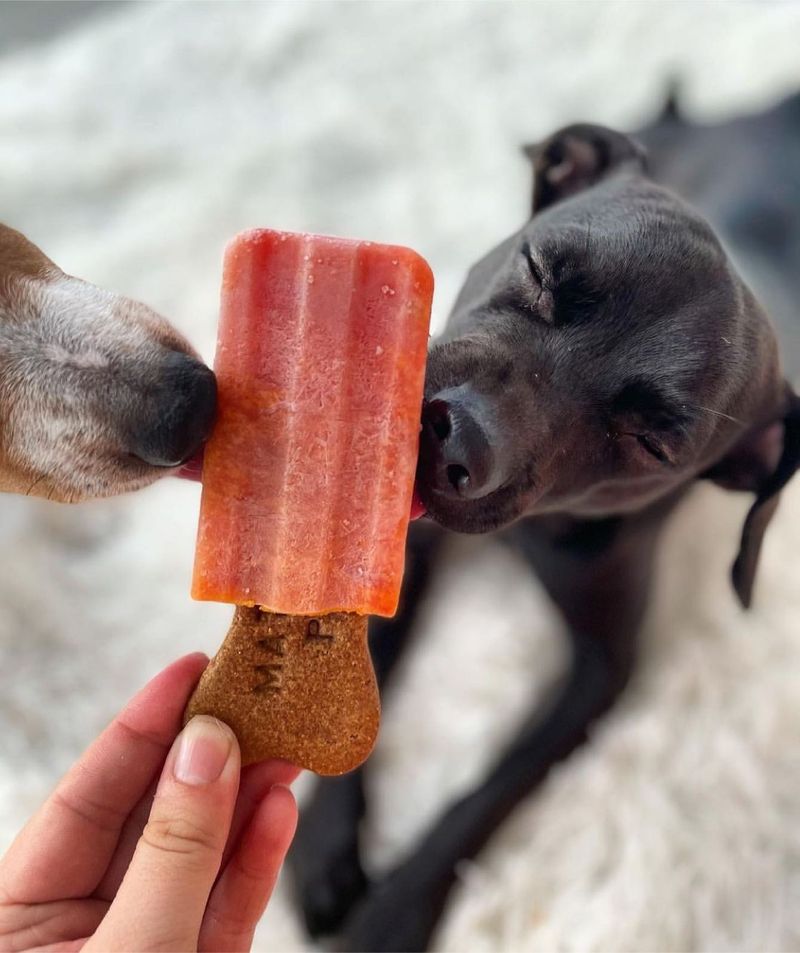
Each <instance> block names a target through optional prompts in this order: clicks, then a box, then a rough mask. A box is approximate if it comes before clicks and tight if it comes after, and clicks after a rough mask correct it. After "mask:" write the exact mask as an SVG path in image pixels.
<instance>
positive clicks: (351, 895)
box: [288, 778, 367, 937]
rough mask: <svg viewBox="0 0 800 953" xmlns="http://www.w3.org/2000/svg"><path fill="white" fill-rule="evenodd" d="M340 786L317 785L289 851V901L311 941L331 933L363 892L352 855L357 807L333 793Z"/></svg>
mask: <svg viewBox="0 0 800 953" xmlns="http://www.w3.org/2000/svg"><path fill="white" fill-rule="evenodd" d="M341 781H344V779H338V778H337V779H335V780H333V781H327V780H326V781H323V782H322V783H321V784H320V786H319V789H318V791H317V792H316V794H315V796H314V798H313V799H312V801H311V803H310V804H309V805H308V808H307V809H306V810H304V811H303V812H301V815H300V823H299V825H298V828H297V835H296V837H295V840H294V843H293V844H292V848H291V850H290V851H289V857H288V866H289V869H290V872H291V875H292V881H293V887H294V893H295V897H296V900H297V904H298V906H299V907H300V910H301V912H302V915H303V920H304V921H305V925H306V929H307V930H308V932H309V933H310V934H311V936H312V937H318V936H324V935H326V934H329V933H335V932H336V931H337V929H338V928H339V927H340V926H341V924H342V923H343V922H344V920H345V919H346V917H347V915H348V914H349V913H350V911H351V909H352V908H353V906H354V905H355V904H356V903H357V902H358V901H359V900H360V899H361V897H362V896H363V895H364V893H365V892H366V889H367V878H366V875H365V874H364V871H363V869H362V867H361V859H360V857H359V850H358V820H359V814H358V810H357V805H355V804H351V803H350V799H349V796H348V792H346V791H345V790H344V789H343V788H342V787H338V788H337V782H338V783H339V784H341ZM349 808H353V809H352V810H350V809H349Z"/></svg>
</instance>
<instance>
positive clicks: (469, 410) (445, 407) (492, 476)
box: [421, 387, 502, 500]
mask: <svg viewBox="0 0 800 953" xmlns="http://www.w3.org/2000/svg"><path fill="white" fill-rule="evenodd" d="M489 417H490V412H489V408H488V405H487V404H486V401H485V399H484V398H483V397H481V396H480V395H478V394H477V393H475V392H471V391H467V390H465V388H463V387H458V388H450V389H448V390H445V391H442V392H440V393H439V394H437V395H436V396H435V397H434V398H433V399H431V400H429V401H427V402H426V404H425V406H424V407H423V409H422V448H421V453H422V455H423V456H424V457H425V458H426V460H425V463H426V467H425V470H426V472H427V481H428V483H429V485H430V488H431V489H433V490H436V491H437V492H439V493H441V494H443V495H445V496H448V497H451V498H456V499H462V500H474V499H479V498H480V497H482V496H487V495H488V494H489V493H491V492H492V491H493V490H496V489H497V488H498V487H499V486H500V484H501V482H502V474H501V468H500V467H499V466H498V460H497V457H496V454H495V453H494V451H493V449H492V445H491V441H490V438H489V427H488V421H489Z"/></svg>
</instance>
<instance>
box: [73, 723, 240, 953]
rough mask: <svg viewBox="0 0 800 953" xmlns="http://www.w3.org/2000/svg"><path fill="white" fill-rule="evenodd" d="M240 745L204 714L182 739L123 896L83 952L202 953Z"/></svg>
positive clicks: (230, 811)
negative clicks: (205, 918) (201, 936)
mask: <svg viewBox="0 0 800 953" xmlns="http://www.w3.org/2000/svg"><path fill="white" fill-rule="evenodd" d="M239 766H240V755H239V746H238V744H237V742H236V738H235V737H234V735H233V732H232V731H231V730H230V728H228V726H227V725H224V724H223V723H222V722H221V721H217V720H216V719H215V718H209V717H208V716H205V715H198V716H197V717H196V718H193V719H192V720H191V721H190V722H189V724H188V725H187V726H186V727H185V728H184V729H183V731H182V732H181V733H180V734H179V735H178V737H177V738H176V739H175V743H174V744H173V746H172V749H171V751H170V753H169V755H168V756H167V760H166V763H165V765H164V770H163V771H162V773H161V780H160V781H159V784H158V789H157V791H156V796H155V799H154V800H153V806H152V809H151V811H150V818H149V820H148V822H147V825H146V826H145V828H144V831H143V832H142V836H141V838H140V839H139V843H138V845H137V847H136V851H135V853H134V855H133V859H132V860H131V864H130V867H129V868H128V871H127V873H126V874H125V877H124V879H123V881H122V883H121V884H120V887H119V891H118V892H117V896H116V897H115V899H114V901H113V902H112V904H111V907H110V908H109V911H108V913H107V914H106V916H105V918H104V920H103V922H102V924H101V925H100V927H99V929H98V931H97V933H96V934H95V935H94V937H93V938H92V940H90V942H89V943H88V944H87V946H86V947H84V949H91V948H96V949H101V950H109V951H113V950H142V949H146V950H196V949H197V937H198V933H199V931H200V924H201V922H202V919H203V913H204V912H205V908H206V903H207V902H208V896H209V893H210V892H211V888H212V886H213V885H214V880H215V878H216V876H217V874H218V872H219V868H220V864H221V862H222V853H223V850H224V848H225V842H226V840H227V837H228V832H229V830H230V825H231V818H232V816H233V809H234V805H235V803H236V794H237V790H238V786H239Z"/></svg>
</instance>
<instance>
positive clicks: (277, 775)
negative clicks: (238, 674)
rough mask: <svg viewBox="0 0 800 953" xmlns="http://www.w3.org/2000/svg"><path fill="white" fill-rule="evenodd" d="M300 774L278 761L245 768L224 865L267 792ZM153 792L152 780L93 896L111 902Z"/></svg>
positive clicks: (151, 801) (129, 819) (289, 765)
mask: <svg viewBox="0 0 800 953" xmlns="http://www.w3.org/2000/svg"><path fill="white" fill-rule="evenodd" d="M299 773H300V769H299V768H296V767H295V766H294V765H293V764H289V762H288V761H278V760H275V761H262V762H261V763H260V764H251V765H249V766H248V767H246V768H244V770H243V771H242V774H241V779H240V781H239V796H238V798H237V799H236V807H235V808H234V812H233V821H232V823H231V830H230V834H229V835H228V843H227V844H226V845H225V851H224V853H223V857H222V866H223V867H224V866H225V864H226V863H227V860H228V857H229V856H230V855H231V854H232V853H233V850H234V848H235V847H236V845H237V844H238V842H239V837H240V836H241V833H242V831H243V830H244V829H245V827H246V826H247V825H248V824H249V823H250V819H251V818H252V816H253V814H254V813H255V810H256V808H257V807H258V805H259V804H260V803H261V801H262V800H263V799H264V796H265V795H266V793H267V791H269V789H270V788H271V787H273V786H274V785H276V784H284V785H289V784H291V783H292V781H294V780H295V778H296V777H297V775H298V774H299ZM155 793H156V783H155V782H153V784H152V785H151V786H150V788H149V789H148V791H147V792H146V793H145V795H144V797H143V798H142V799H141V800H140V801H139V803H138V804H137V805H136V807H135V808H134V809H133V812H132V813H131V815H130V817H129V818H128V820H127V821H126V822H125V826H124V827H123V828H122V833H121V834H120V837H119V841H118V843H117V847H116V850H115V851H114V856H113V857H112V858H111V862H110V863H109V865H108V869H107V870H106V872H105V874H104V875H103V879H102V880H101V881H100V883H99V885H98V887H97V890H95V892H94V895H95V897H98V898H100V899H101V900H108V901H111V900H113V899H114V897H115V896H116V893H117V890H119V885H120V884H121V883H122V878H123V877H124V876H125V871H126V870H127V869H128V867H129V866H130V862H131V859H132V857H133V853H134V851H135V850H136V844H137V843H138V841H139V838H140V837H141V836H142V831H143V830H144V826H145V824H146V823H147V818H148V817H149V816H150V809H151V807H152V806H153V797H154V795H155Z"/></svg>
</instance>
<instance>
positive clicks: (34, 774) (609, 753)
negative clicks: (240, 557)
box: [0, 2, 800, 951]
mask: <svg viewBox="0 0 800 953" xmlns="http://www.w3.org/2000/svg"><path fill="white" fill-rule="evenodd" d="M798 37H800V8H798V6H796V5H793V4H790V3H784V4H775V5H768V4H752V5H748V4H740V3H710V2H709V3H700V4H695V3H674V4H659V3H634V2H623V3H618V4H617V3H613V4H605V3H600V2H598V3H585V4H584V3H568V2H564V3H556V4H552V5H550V4H546V3H538V4H522V3H516V4H506V3H487V4H482V3H469V4H461V3H433V2H431V3H425V4H395V3H391V2H386V3H373V4H361V3H351V4H344V5H339V4H335V3H315V4H307V3H303V2H294V3H285V4H284V3H280V4H259V3H247V4H238V3H226V4H224V5H217V4H214V3H204V4H188V3H176V4H169V5H160V4H154V5H151V4H142V5H134V6H129V7H122V8H119V9H117V10H113V11H110V12H109V14H108V16H106V17H104V18H100V19H98V20H95V21H92V22H89V23H87V24H86V25H85V26H83V27H82V28H80V29H79V30H78V31H76V32H72V33H70V34H68V35H65V36H63V37H60V38H59V39H57V40H54V41H52V42H51V43H49V44H47V45H44V46H40V47H38V48H30V49H27V50H22V51H19V52H17V53H16V54H13V55H10V56H6V57H5V58H4V59H3V60H0V219H1V220H3V221H5V222H7V223H9V224H12V225H14V226H16V227H17V228H20V229H22V230H23V231H25V232H26V233H27V234H28V235H29V236H30V237H31V238H32V239H34V240H35V241H37V242H38V243H39V244H40V245H41V246H42V247H43V248H44V249H45V250H46V251H47V253H48V254H50V255H51V256H52V257H53V258H54V259H55V260H56V261H57V262H59V264H60V265H61V266H62V267H63V268H64V269H65V270H67V271H70V272H72V273H74V274H77V275H80V276H81V277H85V278H87V279H90V280H92V281H94V282H95V283H97V284H100V285H103V286H107V287H109V288H111V289H114V290H118V291H121V292H124V293H127V294H129V295H131V296H134V297H137V298H141V299H143V300H145V301H147V302H148V303H149V304H151V305H153V306H154V307H156V308H157V309H159V310H160V311H162V312H163V313H164V314H166V315H168V316H169V317H170V318H171V319H172V320H173V321H174V322H175V323H176V324H177V325H178V326H179V327H180V328H181V329H182V330H183V331H185V332H186V333H187V334H188V335H189V336H190V337H191V338H192V339H193V340H194V341H195V342H196V343H197V344H198V345H199V347H200V348H201V349H202V351H203V353H204V354H205V356H206V358H207V359H211V357H212V351H213V341H214V330H215V322H216V304H217V292H218V281H219V270H220V253H221V249H222V247H223V245H224V243H225V241H226V239H227V238H228V237H229V236H230V235H231V234H233V233H234V232H236V231H237V230H239V229H241V228H244V227H247V226H251V225H273V226H278V227H281V228H288V229H302V230H314V231H323V232H332V233H337V234H343V235H351V236H360V237H371V238H373V239H377V240H389V241H393V242H401V243H407V244H410V245H412V246H414V247H416V248H417V249H419V250H420V251H421V252H422V253H423V254H425V255H426V256H427V257H428V258H429V260H430V261H431V263H432V265H433V268H434V272H435V273H436V275H437V279H438V286H437V294H436V301H435V320H436V321H437V323H441V322H442V321H443V319H444V317H445V315H446V313H447V310H448V307H449V305H450V303H451V301H452V299H453V296H454V294H455V292H456V290H457V287H458V284H459V281H460V280H461V277H462V275H463V273H464V270H465V268H466V267H467V265H469V264H470V263H471V261H472V260H473V259H474V258H476V257H477V256H478V255H480V254H481V253H482V252H483V251H485V250H486V249H487V248H489V247H490V246H491V245H492V244H493V243H494V242H495V241H496V240H498V239H500V238H502V237H504V236H505V235H506V234H507V233H508V232H510V231H511V230H512V229H514V228H516V227H517V226H518V225H519V223H520V222H521V221H522V218H523V216H524V213H525V210H526V207H527V204H526V203H527V201H528V189H529V181H528V176H529V174H528V170H527V168H526V165H525V163H524V161H523V159H522V158H521V156H520V154H519V152H518V149H517V146H518V144H519V143H521V142H523V141H530V140H532V139H535V138H537V137H540V136H542V135H544V134H546V133H547V132H549V131H551V130H552V129H553V128H554V127H556V126H558V125H561V124H562V123H564V122H566V121H570V120H573V119H578V118H589V119H594V120H598V121H603V122H607V123H610V124H619V125H621V126H631V125H635V124H636V123H637V122H638V121H639V120H641V119H644V118H646V117H647V116H648V115H649V114H650V113H651V111H652V110H653V109H654V108H655V106H656V104H657V103H658V102H659V100H660V98H661V95H662V90H663V87H664V82H665V78H666V77H668V76H670V75H678V76H680V77H681V78H682V79H683V81H684V84H685V88H686V100H687V105H688V107H689V109H690V110H691V111H692V112H693V113H694V114H695V115H697V116H703V117H713V116H721V115H725V114H728V113H730V112H736V111H739V110H742V109H745V108H750V107H757V106H759V105H760V104H763V103H768V102H771V101H772V100H773V99H774V98H776V97H777V96H779V95H781V94H783V93H784V92H785V91H787V90H790V89H794V88H795V87H796V86H800V39H798ZM798 312H799V313H798V319H799V320H800V302H798ZM197 499H198V493H197V488H196V487H195V486H191V485H187V484H182V483H178V482H177V481H171V482H164V483H163V484H161V485H159V486H157V487H155V488H152V489H151V490H149V491H146V492H144V493H141V494H140V495H138V496H136V497H133V498H129V499H122V500H117V501H111V502H105V503H101V504H94V505H88V506H83V507H81V508H79V509H67V508H59V507H57V506H51V505H45V504H37V503H35V502H31V501H29V500H20V499H12V498H10V497H6V498H2V499H0V679H1V682H0V846H4V845H5V844H6V843H7V842H8V840H9V839H10V838H11V836H12V835H13V833H14V832H15V831H16V830H17V829H18V827H19V826H20V825H21V824H22V822H23V819H24V818H25V817H26V816H27V815H28V814H29V813H30V812H31V810H32V809H33V808H34V806H35V805H36V804H37V802H38V801H39V800H40V799H41V798H42V797H43V796H44V795H45V793H46V792H47V791H48V789H49V788H50V787H51V785H52V783H53V782H54V780H55V779H56V777H57V776H58V775H59V773H60V772H61V771H62V770H63V769H64V768H66V767H67V765H68V764H69V763H70V761H71V760H72V759H73V758H74V757H75V756H76V755H77V754H78V752H79V751H80V750H81V748H82V747H83V746H84V745H85V744H87V743H88V742H89V741H90V740H91V739H92V737H93V736H94V735H95V734H96V733H97V732H98V731H99V730H100V728H101V727H102V726H103V724H104V723H105V722H106V721H107V719H108V718H109V717H110V716H111V715H112V713H113V712H114V711H115V710H116V709H117V708H118V707H119V706H120V705H121V704H122V703H123V702H124V700H125V699H126V698H128V697H129V696H130V695H131V694H132V693H133V692H134V691H135V690H136V689H137V688H138V687H139V686H140V685H141V684H142V683H143V682H144V681H145V680H146V679H147V678H148V677H149V676H150V675H152V674H153V673H155V672H156V671H157V670H159V669H160V668H161V667H163V666H164V665H165V664H166V663H167V662H168V661H169V660H171V659H173V658H174V657H176V656H177V655H179V654H181V653H184V652H187V651H190V650H194V649H198V648H202V649H204V650H206V651H209V652H210V651H213V650H214V648H215V646H216V645H217V644H218V643H219V641H220V640H221V638H222V636H223V634H224V632H225V629H226V625H227V619H228V615H229V610H228V609H227V608H226V607H221V606H212V605H207V604H194V603H192V602H191V601H190V600H189V597H188V580H189V575H190V567H191V559H192V549H193V543H194V529H195V519H196V509H197ZM745 506H746V501H745V500H744V499H741V498H740V499H736V498H733V497H726V496H725V495H724V494H723V493H722V492H719V491H714V490H712V489H709V488H706V489H703V490H701V491H700V492H699V493H698V494H697V495H696V496H695V497H694V498H693V499H692V500H690V501H689V503H688V504H687V505H686V506H685V507H684V509H683V510H682V511H681V512H680V513H679V514H678V516H677V518H676V519H675V520H674V522H673V523H672V525H671V528H670V530H669V533H668V536H667V538H666V540H665V543H664V546H663V549H662V553H661V559H660V569H659V586H658V589H657V592H656V596H655V598H654V601H653V605H652V611H651V612H650V614H649V617H648V621H647V624H646V630H645V648H644V653H643V664H642V667H641V669H640V670H639V673H638V675H637V678H636V680H635V683H634V685H633V686H632V688H631V690H630V691H629V693H628V695H627V697H626V699H625V701H624V703H623V704H621V705H620V707H619V708H618V709H617V710H616V711H615V713H614V714H613V715H612V716H611V717H609V718H608V719H607V720H606V721H605V722H604V723H603V724H602V725H601V726H599V727H598V728H597V729H596V730H595V731H594V733H593V737H592V740H591V743H590V744H589V745H588V746H587V747H585V748H584V749H583V750H581V751H580V752H579V753H577V754H576V755H575V756H574V757H572V758H571V759H570V760H569V762H568V763H566V764H564V765H563V766H562V767H560V768H559V769H558V770H556V771H554V772H553V774H552V775H551V777H550V779H549V780H548V782H547V783H546V785H545V786H544V788H543V789H542V790H540V791H539V792H538V793H537V794H536V795H535V796H533V797H532V798H530V799H529V801H528V802H527V803H525V804H523V805H522V806H521V807H520V808H519V809H518V810H517V811H516V813H515V814H514V815H513V816H512V818H511V819H510V820H509V821H508V822H507V823H506V824H505V825H504V827H503V828H502V829H501V831H500V832H499V833H498V834H497V836H496V837H495V838H494V839H493V840H492V842H491V844H490V845H489V847H488V848H487V849H486V850H485V851H484V852H483V853H482V854H481V855H480V856H479V857H478V858H477V860H476V861H475V862H474V863H470V864H468V865H464V867H463V869H462V870H461V877H460V885H459V888H458V890H457V891H456V892H455V893H454V895H453V900H452V902H451V904H450V906H449V909H448V914H447V916H446V919H445V920H444V921H443V923H442V926H441V929H440V931H439V933H438V934H437V938H436V944H437V946H438V947H439V948H440V949H447V950H530V951H534V950H537V951H538V950H543V951H552V950H580V951H590V950H598V951H602V950H605V951H611V950H614V951H617V950H636V951H645V950H649V951H652V950H744V949H747V950H751V949H752V950H796V949H800V575H799V573H800V570H799V569H798V565H799V561H798V558H797V547H798V540H800V481H799V482H798V484H797V485H796V486H795V487H794V488H793V489H792V490H790V492H789V493H788V494H786V496H785V500H784V503H783V505H782V507H781V510H780V513H779V518H778V519H777V523H776V525H775V527H774V528H773V529H772V530H771V532H770V534H769V536H768V542H767V545H766V550H765V553H764V560H763V564H762V571H761V574H760V579H759V583H758V592H757V603H756V607H755V609H754V610H753V611H752V612H750V613H749V614H744V613H742V612H741V611H740V610H739V609H738V608H737V607H736V605H735V603H734V601H733V597H732V595H731V592H730V591H729V587H728V585H727V570H728V565H729V563H730V561H731V558H732V556H733V553H734V548H735V543H736V538H737V534H738V529H739V524H740V520H741V517H742V515H743V513H744V509H745ZM498 606H502V609H501V610H498V608H497V607H498ZM558 632H559V624H558V620H557V619H556V618H555V617H554V616H553V614H552V612H551V610H550V609H549V608H548V606H547V604H546V602H545V600H544V598H543V596H542V595H541V593H540V591H539V589H538V588H537V586H536V584H535V583H533V582H532V581H531V580H529V578H528V577H527V576H526V574H525V572H524V571H523V570H522V568H521V567H520V566H518V565H517V564H516V563H515V562H514V561H513V560H512V559H511V557H510V556H508V555H506V554H504V552H502V551H498V550H496V549H495V548H493V546H492V544H491V543H490V542H489V541H485V540H468V541H463V540H462V541H460V542H458V541H457V542H455V543H454V545H453V553H452V558H451V559H450V561H449V563H448V565H447V568H446V570H445V571H444V573H443V575H442V578H441V580H440V581H439V583H438V585H437V590H436V593H435V595H434V597H433V598H432V599H431V601H430V604H429V606H428V608H427V610H426V613H425V617H424V620H423V624H422V625H421V627H420V631H419V634H418V638H417V641H416V650H415V652H414V654H413V656H410V657H409V658H408V660H407V662H406V664H404V667H403V671H402V672H401V673H400V676H399V678H398V679H397V682H396V684H395V686H394V691H393V692H392V694H391V697H390V698H388V699H387V705H386V717H385V721H384V726H383V730H382V737H381V741H380V746H379V748H378V750H377V752H376V754H375V755H374V757H373V759H372V762H371V771H370V789H371V799H372V806H373V810H372V813H371V815H370V818H369V821H368V823H367V826H366V831H365V833H366V837H367V841H368V853H369V863H370V866H371V868H372V869H374V870H379V869H381V868H383V867H385V866H387V865H388V864H390V863H391V862H392V860H393V859H395V858H397V857H399V856H400V855H401V854H402V853H403V851H405V850H407V849H409V847H410V845H411V844H412V842H413V840H414V837H415V835H416V833H417V832H419V831H420V829H421V828H423V827H424V826H425V825H426V823H427V822H429V821H430V819H431V818H432V817H433V816H434V815H435V814H436V812H437V811H438V810H439V808H440V806H441V805H442V804H443V803H444V802H445V801H446V800H447V799H448V798H450V797H451V796H452V795H453V794H454V793H455V792H456V791H458V790H460V789H463V788H464V787H465V786H467V785H469V784H470V783H471V780H474V779H475V778H476V777H477V776H478V774H479V773H480V771H481V768H482V765H483V764H485V762H486V761H487V760H488V759H489V758H490V757H491V754H492V752H494V751H496V750H497V747H498V745H500V744H501V743H502V741H503V739H505V738H507V737H508V736H509V735H510V733H511V732H513V729H514V725H515V723H516V721H517V720H518V719H519V718H521V716H522V713H523V712H524V710H525V709H526V707H527V706H528V705H529V704H530V703H531V700H532V699H533V698H534V697H538V694H539V693H540V692H541V691H542V689H543V687H544V686H545V685H546V683H547V682H548V681H550V680H552V678H553V677H555V676H556V675H557V673H558V671H559V668H560V666H562V665H563V647H562V645H561V642H560V641H559V638H558ZM257 946H258V948H259V949H261V950H302V949H305V948H307V944H306V942H305V940H304V938H303V934H302V931H301V930H300V927H299V925H298V921H297V920H296V918H295V916H294V914H293V913H292V910H291V907H290V905H289V902H288V900H287V897H286V894H285V892H284V891H283V890H281V891H280V892H279V894H278V896H277V897H276V899H275V901H274V903H273V904H272V906H271V907H270V910H269V911H268V914H267V916H266V917H265V919H264V921H263V923H262V926H261V928H260V930H259V934H258V937H257Z"/></svg>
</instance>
